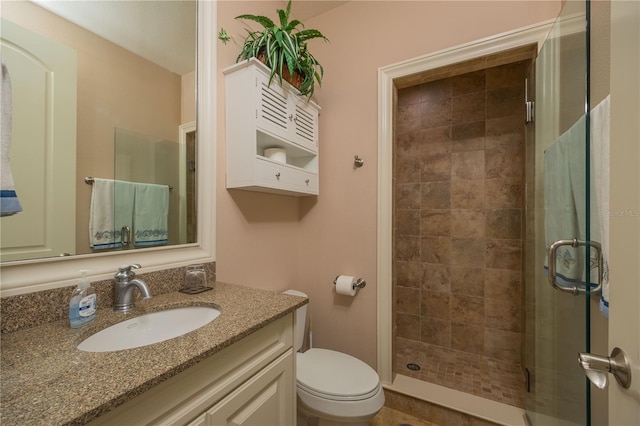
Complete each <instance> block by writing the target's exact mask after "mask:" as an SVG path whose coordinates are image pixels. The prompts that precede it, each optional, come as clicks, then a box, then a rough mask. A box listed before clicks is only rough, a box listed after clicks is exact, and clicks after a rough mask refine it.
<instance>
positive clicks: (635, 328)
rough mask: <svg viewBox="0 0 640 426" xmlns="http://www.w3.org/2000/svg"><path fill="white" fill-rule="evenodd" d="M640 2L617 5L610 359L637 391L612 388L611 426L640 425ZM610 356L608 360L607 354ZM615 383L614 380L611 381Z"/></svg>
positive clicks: (613, 34)
mask: <svg viewBox="0 0 640 426" xmlns="http://www.w3.org/2000/svg"><path fill="white" fill-rule="evenodd" d="M639 75H640V2H636V1H628V2H626V1H613V2H611V165H612V167H611V196H610V208H611V217H610V221H611V243H610V244H611V260H610V268H611V288H610V292H609V298H610V299H609V302H610V311H609V353H610V352H611V350H612V349H613V348H614V347H620V348H622V349H623V350H624V351H625V352H626V354H627V356H628V357H629V360H630V362H631V370H632V371H631V387H630V389H623V388H621V387H620V386H617V385H616V383H615V381H612V380H610V381H612V383H610V384H609V389H608V393H609V425H638V424H640V309H639V308H638V307H639V306H640V262H639V261H638V259H640V171H639V167H638V164H640V143H639V141H640V120H639V119H638V117H640V79H638V76H639ZM603 355H604V354H603ZM610 379H611V377H610Z"/></svg>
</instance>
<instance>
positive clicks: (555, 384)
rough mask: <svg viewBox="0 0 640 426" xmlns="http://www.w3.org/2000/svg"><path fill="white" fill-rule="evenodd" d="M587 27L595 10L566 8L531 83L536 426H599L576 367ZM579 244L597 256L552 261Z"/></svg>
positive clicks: (529, 322)
mask: <svg viewBox="0 0 640 426" xmlns="http://www.w3.org/2000/svg"><path fill="white" fill-rule="evenodd" d="M587 18H588V4H587V3H585V2H578V1H575V2H565V5H564V7H563V10H562V11H561V14H560V16H559V17H558V18H557V20H556V22H555V24H554V26H553V29H552V30H551V32H550V34H549V36H548V38H547V40H546V41H545V43H544V45H543V47H542V49H541V50H540V52H539V54H538V57H537V58H536V60H535V62H534V65H533V67H532V69H531V70H530V74H529V78H528V79H527V97H528V99H527V101H528V103H527V110H528V112H529V114H528V115H529V116H528V117H527V118H528V124H527V145H526V172H525V179H526V188H527V190H526V200H525V204H526V206H525V243H524V244H525V247H524V249H525V265H524V270H525V280H524V281H525V339H524V342H525V343H524V345H525V348H524V351H523V353H524V354H525V355H524V356H523V358H524V359H523V365H524V367H525V368H526V373H527V379H528V380H527V385H528V386H527V388H528V389H527V390H528V392H527V395H526V398H525V407H526V410H527V417H528V420H529V422H530V423H531V424H532V425H545V426H548V425H588V424H589V423H590V415H589V411H590V407H589V400H590V396H589V386H588V382H587V380H586V379H585V376H584V374H583V371H582V370H581V369H580V367H579V365H578V363H577V361H576V358H577V354H578V353H579V352H589V332H590V330H589V303H590V302H589V299H590V296H589V291H590V285H589V282H590V263H589V261H588V259H590V256H585V254H586V253H587V252H588V250H591V249H590V248H589V247H588V246H589V245H590V244H589V236H590V235H589V231H590V227H589V226H588V223H589V220H590V218H589V210H588V208H587V206H588V205H589V197H588V194H589V177H588V167H586V165H587V164H588V150H587V149H586V147H588V146H589V140H588V123H589V121H588V114H587V111H588V33H587V28H588V26H587ZM573 239H576V240H578V241H581V242H583V243H586V245H587V247H584V246H580V247H572V246H561V247H559V248H558V250H557V251H556V252H555V255H554V256H553V259H551V258H549V257H548V249H549V247H550V245H551V244H552V243H554V242H555V241H557V240H567V241H573ZM585 259H587V261H585ZM550 270H551V271H552V273H553V272H555V274H554V275H555V282H557V283H559V284H558V287H559V289H558V288H555V289H554V288H553V287H552V286H551V285H550V282H549V271H550ZM559 290H560V291H559Z"/></svg>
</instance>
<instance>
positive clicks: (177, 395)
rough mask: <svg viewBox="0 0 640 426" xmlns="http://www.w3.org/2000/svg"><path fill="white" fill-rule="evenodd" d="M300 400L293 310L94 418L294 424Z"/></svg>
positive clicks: (101, 421) (199, 425)
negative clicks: (297, 402) (298, 395)
mask: <svg viewBox="0 0 640 426" xmlns="http://www.w3.org/2000/svg"><path fill="white" fill-rule="evenodd" d="M133 374H135V373H133ZM295 401H296V380H295V356H294V353H293V315H292V314H288V315H287V316H286V317H284V318H281V319H279V320H277V321H275V322H274V323H272V324H270V325H268V326H266V327H264V328H263V329H261V330H259V331H257V332H255V333H253V334H251V335H250V336H248V337H246V338H244V339H242V340H240V341H239V342H237V343H235V344H233V345H232V346H230V347H228V348H226V349H224V350H222V351H221V352H219V353H217V354H215V355H213V356H211V357H210V358H207V359H206V360H204V361H202V362H200V363H199V364H196V365H195V366H193V367H191V368H189V369H187V370H185V371H183V372H182V373H179V374H178V375H177V376H174V377H172V378H171V379H169V380H167V381H165V382H163V383H161V384H159V385H157V386H155V387H153V388H152V389H150V390H149V391H147V392H145V393H143V394H142V395H140V396H137V397H135V398H134V399H132V400H130V401H128V402H126V403H125V404H123V405H121V406H120V407H118V408H116V409H114V410H112V411H110V412H108V413H107V414H105V415H104V416H101V417H99V418H97V419H96V420H95V421H93V422H92V423H90V424H91V425H94V426H95V425H114V424H121V425H125V424H126V425H129V426H134V425H149V424H153V425H172V426H173V425H189V426H210V425H216V426H221V425H253V426H260V425H283V426H286V425H294V424H295V419H296V403H295Z"/></svg>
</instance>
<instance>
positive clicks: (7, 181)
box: [0, 61, 22, 216]
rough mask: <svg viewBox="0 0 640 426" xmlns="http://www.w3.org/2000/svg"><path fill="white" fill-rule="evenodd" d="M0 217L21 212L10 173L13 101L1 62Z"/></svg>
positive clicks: (9, 81) (9, 80)
mask: <svg viewBox="0 0 640 426" xmlns="http://www.w3.org/2000/svg"><path fill="white" fill-rule="evenodd" d="M0 99H1V102H0V108H1V109H2V112H1V113H0V131H1V133H2V140H1V141H0V144H1V147H0V216H11V215H14V214H16V213H19V212H21V211H22V205H20V200H18V196H17V194H16V190H15V184H14V181H13V174H12V173H11V158H10V157H11V125H12V122H11V121H12V118H13V99H12V94H11V78H10V77H9V70H8V69H7V66H6V65H5V63H4V61H2V84H0Z"/></svg>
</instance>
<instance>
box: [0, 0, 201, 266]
mask: <svg viewBox="0 0 640 426" xmlns="http://www.w3.org/2000/svg"><path fill="white" fill-rule="evenodd" d="M196 24H197V20H196V1H195V0H179V1H101V0H93V1H89V0H83V1H57V0H54V1H43V0H38V1H36V0H34V1H26V0H21V1H14V2H7V3H6V4H4V3H3V7H2V26H1V33H2V58H3V61H4V63H5V65H6V66H7V69H8V70H9V75H10V76H11V83H12V137H11V170H12V174H13V179H14V182H15V188H16V193H17V196H18V199H19V200H20V202H21V204H22V207H23V210H22V211H21V212H19V213H17V214H15V215H12V216H6V217H2V219H1V221H2V223H1V226H2V233H1V238H2V244H1V246H2V250H1V256H0V258H1V260H2V262H3V263H4V262H8V261H20V260H27V259H41V258H49V257H58V256H74V255H84V254H91V253H104V252H106V251H109V250H114V248H112V247H116V248H115V249H116V250H131V249H134V248H136V247H138V246H142V247H148V246H144V245H142V244H140V245H137V244H128V245H122V244H118V243H117V242H116V244H113V245H112V246H108V245H103V246H100V245H95V246H94V245H93V240H92V235H95V233H96V232H97V231H96V228H95V227H93V226H92V223H94V222H96V221H98V220H99V219H97V218H96V217H97V216H100V220H101V219H103V217H102V216H109V214H106V215H103V214H102V213H104V212H105V211H107V212H108V211H115V212H118V211H119V210H120V209H121V208H122V206H121V205H118V202H121V200H120V201H116V202H115V206H114V205H113V204H114V202H113V201H112V202H111V205H110V206H109V207H103V205H102V204H98V205H100V208H96V209H93V210H95V211H97V214H94V215H91V214H90V212H91V211H92V208H91V206H92V203H93V201H92V192H94V191H96V189H95V188H94V187H92V186H91V185H90V184H88V182H90V180H86V179H85V178H103V179H108V180H113V179H117V180H125V181H128V182H136V183H139V184H159V185H165V186H167V187H171V188H172V189H171V190H170V191H169V192H168V196H167V198H168V201H167V202H166V207H165V204H163V203H162V202H160V203H158V205H159V206H161V207H159V208H160V209H164V210H166V214H165V216H166V218H165V219H164V221H163V220H160V224H157V223H154V225H156V228H154V229H160V228H161V227H162V228H163V229H166V231H165V232H166V234H168V237H166V238H164V239H159V240H157V241H159V242H158V243H157V244H158V245H165V244H166V245H176V244H185V243H195V242H196V239H195V232H196V231H195V230H194V228H195V223H196V216H195V211H194V209H192V208H189V207H190V206H193V205H195V204H196V203H197V200H196V198H195V180H194V179H193V176H194V173H195V146H194V144H195V142H194V133H195V122H196V117H195V114H196V96H195V94H196V90H195V89H196V87H195V86H196V85H195V80H196V78H195V77H196V73H195V67H196V27H197V25H196ZM123 129H125V130H126V131H128V132H130V133H133V134H136V135H140V137H133V138H125V139H122V138H121V140H120V141H119V142H117V135H118V133H119V132H120V133H121V131H122V130H123ZM149 140H150V141H155V140H159V141H163V144H164V145H163V146H164V147H163V148H162V149H156V150H155V151H153V152H151V151H150V150H149V149H147V148H145V147H144V145H145V144H148V143H149V144H150V143H152V142H146V141H149ZM116 144H117V145H116ZM189 145H190V146H189ZM189 155H190V156H191V158H188V156H189ZM150 166H154V167H150ZM142 171H144V172H142ZM189 173H191V175H192V176H191V177H189V176H188V174H189ZM115 198H118V197H117V196H116V197H115ZM95 205H96V204H94V206H95ZM154 205H155V204H154ZM111 216H114V214H113V213H111ZM107 219H108V218H107ZM111 222H113V220H111ZM139 222H142V220H139ZM111 225H113V223H112V224H111ZM99 231H102V229H99ZM188 231H189V232H188ZM134 234H135V233H134ZM96 247H107V248H106V249H96Z"/></svg>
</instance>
